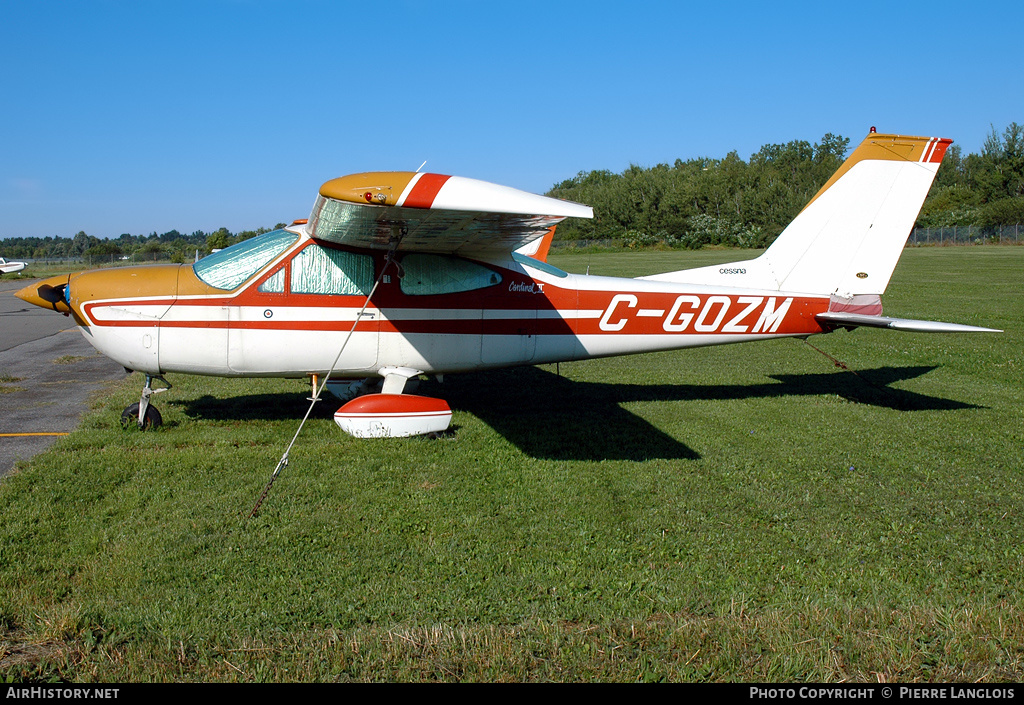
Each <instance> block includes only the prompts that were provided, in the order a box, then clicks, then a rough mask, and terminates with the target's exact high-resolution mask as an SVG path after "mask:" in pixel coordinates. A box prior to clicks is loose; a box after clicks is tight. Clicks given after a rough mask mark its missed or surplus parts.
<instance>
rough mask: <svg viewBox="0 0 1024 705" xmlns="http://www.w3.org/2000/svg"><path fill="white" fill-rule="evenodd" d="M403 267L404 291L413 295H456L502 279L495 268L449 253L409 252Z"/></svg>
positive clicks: (404, 259)
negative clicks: (450, 255) (451, 255)
mask: <svg viewBox="0 0 1024 705" xmlns="http://www.w3.org/2000/svg"><path fill="white" fill-rule="evenodd" d="M402 270H403V273H402V293H403V294H410V295H413V296H416V295H426V294H455V293H458V292H460V291H473V290H474V289H483V288H484V287H487V286H493V285H495V284H499V283H500V282H501V275H500V274H498V273H497V272H495V271H494V270H492V269H488V268H487V267H484V266H483V265H481V264H477V263H476V262H470V261H469V260H465V259H461V258H459V257H449V256H448V255H428V254H411V255H406V256H405V257H404V258H403V259H402Z"/></svg>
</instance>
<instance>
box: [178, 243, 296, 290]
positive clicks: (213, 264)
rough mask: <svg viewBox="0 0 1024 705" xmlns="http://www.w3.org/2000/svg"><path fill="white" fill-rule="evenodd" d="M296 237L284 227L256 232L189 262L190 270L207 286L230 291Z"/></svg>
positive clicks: (261, 267)
mask: <svg viewBox="0 0 1024 705" xmlns="http://www.w3.org/2000/svg"><path fill="white" fill-rule="evenodd" d="M298 239H299V236H298V235H296V234H295V233H290V232H288V231H287V230H274V231H273V232H269V233H264V234H262V235H257V236H256V237H254V238H250V239H248V240H243V241H242V242H239V243H238V244H235V245H232V246H231V247H228V248H226V249H224V250H221V251H220V252H215V253H213V254H212V255H209V256H208V257H203V258H202V259H201V260H199V261H198V262H196V263H195V264H194V265H192V271H194V272H195V273H196V276H197V277H199V278H200V279H202V280H203V281H204V282H206V283H207V284H209V285H210V286H212V287H214V288H216V289H225V290H228V291H230V290H231V289H235V288H237V287H238V286H239V285H241V284H242V282H244V281H245V280H246V279H248V278H249V277H251V276H252V275H253V274H255V273H256V272H258V271H260V270H261V269H263V268H264V267H265V266H267V265H268V264H269V263H270V261H271V260H273V259H274V258H275V257H277V256H278V255H279V254H281V253H282V252H284V251H285V249H286V248H287V247H288V246H289V245H291V244H292V243H294V242H295V241H296V240H298Z"/></svg>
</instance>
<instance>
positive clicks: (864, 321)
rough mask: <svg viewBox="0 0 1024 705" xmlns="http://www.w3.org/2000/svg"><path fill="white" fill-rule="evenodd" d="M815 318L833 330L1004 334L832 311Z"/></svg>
mask: <svg viewBox="0 0 1024 705" xmlns="http://www.w3.org/2000/svg"><path fill="white" fill-rule="evenodd" d="M814 318H815V319H817V320H818V321H819V322H821V323H824V324H826V325H828V326H831V327H833V328H856V327H858V326H866V327H868V328H891V329H893V330H903V331H911V332H915V333H1002V331H1001V330H997V329H995V328H979V327H978V326H965V325H961V324H959V323H944V322H942V321H918V320H914V319H912V318H889V317H887V316H872V315H867V314H862V313H842V312H831V311H830V312H827V313H819V314H817V315H816V316H815V317H814Z"/></svg>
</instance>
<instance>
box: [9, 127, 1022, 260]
mask: <svg viewBox="0 0 1024 705" xmlns="http://www.w3.org/2000/svg"><path fill="white" fill-rule="evenodd" d="M849 146H850V140H849V138H847V137H842V136H839V135H833V134H831V133H829V134H826V135H825V136H824V137H822V138H821V140H820V141H818V142H816V143H813V144H812V143H810V142H807V141H805V140H794V141H792V142H787V143H785V144H766V145H764V146H763V147H761V149H760V150H758V151H757V152H755V153H754V154H752V155H751V156H750V158H749V159H747V160H743V159H742V158H740V156H739V155H738V154H737V153H736V152H735V151H733V152H730V153H729V154H727V155H726V156H725V157H724V158H722V159H712V158H710V157H701V158H697V159H688V160H686V161H683V160H681V159H677V160H676V161H675V163H673V164H672V165H671V166H670V165H668V164H657V165H655V166H653V167H640V166H637V165H635V164H634V165H631V166H630V167H629V168H628V169H626V170H625V171H623V172H622V173H620V174H616V173H613V172H611V171H608V170H596V171H581V172H580V173H579V174H577V175H576V176H575V177H573V178H571V179H567V180H565V181H562V182H561V183H558V184H555V186H554V187H553V188H552V189H551V190H550V191H549V192H548V194H547V195H549V196H554V197H556V198H564V199H568V200H570V201H576V202H579V203H586V204H587V205H590V206H593V208H594V218H593V219H592V220H581V219H577V218H570V219H569V220H567V221H565V222H563V223H562V224H561V225H560V226H559V228H558V230H557V231H556V233H557V234H556V237H557V238H559V239H562V240H614V241H617V242H621V243H622V244H623V245H625V246H627V247H644V246H650V245H663V246H669V247H685V248H698V247H703V246H705V245H728V246H734V247H765V246H767V245H768V244H770V243H771V242H772V240H774V239H775V237H776V236H777V235H778V234H779V233H780V232H782V229H783V228H784V227H786V225H787V224H788V223H789V222H790V221H791V220H792V219H793V218H794V217H796V214H797V213H799V212H800V210H801V209H802V208H803V207H804V206H805V205H806V204H807V202H808V201H810V200H811V198H812V197H813V196H814V194H815V193H817V191H818V189H820V188H821V186H822V185H823V184H824V183H825V182H826V181H827V180H828V179H829V177H830V176H831V175H832V174H833V173H834V172H835V171H836V169H838V168H839V166H840V165H841V164H842V163H843V160H844V159H845V158H846V154H847V151H848V150H849ZM1016 223H1024V126H1021V125H1019V124H1017V123H1016V122H1014V123H1011V124H1010V125H1009V126H1008V127H1007V128H1006V129H1005V130H1004V131H1003V132H1002V133H1000V132H998V131H997V130H996V129H995V127H993V128H992V130H991V132H990V134H989V135H988V136H987V138H986V139H985V142H984V144H983V145H982V149H981V153H980V154H973V153H972V154H968V155H967V156H964V155H963V154H962V153H961V150H960V147H959V146H957V145H955V144H954V145H953V146H952V147H951V148H950V149H949V151H948V152H947V153H946V158H945V159H944V160H943V162H942V166H941V167H939V171H938V174H937V175H936V179H935V183H934V184H933V186H932V189H931V191H930V193H929V195H928V198H927V200H926V201H925V203H924V207H923V208H922V209H921V214H920V215H919V216H918V219H917V225H918V226H920V227H926V228H938V227H950V226H954V225H959V226H968V225H973V226H976V227H980V228H986V227H995V226H1000V225H1013V224H1016ZM281 227H284V224H283V223H278V224H277V225H275V226H274V228H281ZM271 229H272V228H258V229H257V230H245V231H242V232H239V233H232V232H230V231H228V229H227V228H220V229H218V230H215V231H214V232H210V233H207V232H203V231H202V230H197V231H195V232H193V233H192V234H191V235H183V234H182V233H179V232H178V231H177V230H171V231H169V232H166V233H163V234H159V235H158V234H157V233H155V232H154V233H151V234H149V235H131V234H129V233H124V234H123V235H121V236H120V237H118V238H111V239H100V238H97V237H94V236H92V235H88V234H86V233H85V232H81V231H80V232H78V233H77V234H75V235H74V236H72V237H68V238H64V237H59V236H57V237H45V238H40V237H9V238H5V239H3V240H0V256H2V257H7V258H13V259H17V258H35V259H57V258H68V257H104V256H110V257H115V256H121V257H124V256H128V257H132V256H135V255H141V256H142V257H143V258H147V259H148V258H150V257H153V258H157V257H159V258H161V259H164V258H167V259H172V260H175V261H179V262H184V261H187V260H189V259H192V258H193V257H194V256H195V251H196V250H198V251H199V252H200V254H206V253H208V252H210V251H211V250H213V249H217V248H223V247H227V246H228V245H231V244H234V243H236V242H240V241H242V240H246V239H248V238H250V237H254V236H256V235H259V234H261V233H265V232H268V231H270V230H271Z"/></svg>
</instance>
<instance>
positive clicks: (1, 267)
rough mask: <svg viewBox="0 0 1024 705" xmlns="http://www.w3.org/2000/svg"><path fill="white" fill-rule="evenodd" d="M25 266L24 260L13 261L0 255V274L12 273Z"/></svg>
mask: <svg viewBox="0 0 1024 705" xmlns="http://www.w3.org/2000/svg"><path fill="white" fill-rule="evenodd" d="M24 268H25V263H24V262H14V261H12V260H7V259H4V258H3V257H0V274H14V273H15V272H20V271H21V270H23V269H24Z"/></svg>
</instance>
